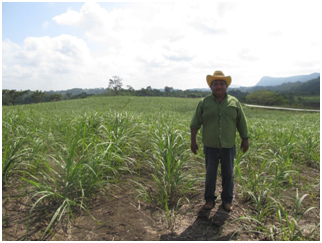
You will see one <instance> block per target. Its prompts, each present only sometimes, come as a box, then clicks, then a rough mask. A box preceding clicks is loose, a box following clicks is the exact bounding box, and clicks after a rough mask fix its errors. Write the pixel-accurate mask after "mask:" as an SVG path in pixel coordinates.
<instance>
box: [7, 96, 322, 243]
mask: <svg viewBox="0 0 322 243" xmlns="http://www.w3.org/2000/svg"><path fill="white" fill-rule="evenodd" d="M198 100H199V99H183V98H164V97H153V98H151V97H121V96H119V97H90V98H87V99H80V100H70V101H61V102H51V103H40V104H37V105H24V106H12V107H3V109H2V176H3V187H4V186H5V183H6V184H11V183H13V181H21V185H25V184H24V183H23V182H27V183H28V184H29V186H21V187H24V188H21V190H23V191H27V193H28V194H29V195H30V203H31V204H32V206H31V208H30V211H29V212H30V214H31V213H35V212H38V211H37V210H36V209H38V208H46V210H45V216H46V218H47V225H46V229H45V230H44V232H43V238H45V237H46V235H48V234H49V233H51V234H54V233H53V232H54V229H55V227H56V226H57V225H59V224H60V223H63V222H68V221H69V220H73V219H74V218H75V217H76V215H77V214H78V212H79V211H85V212H87V213H89V214H90V211H89V210H88V202H89V201H90V200H91V198H92V197H94V196H95V195H96V194H97V193H100V192H101V191H105V192H106V193H107V195H108V193H109V192H110V191H111V186H112V185H117V184H118V183H120V181H121V180H120V179H119V178H120V176H121V175H127V176H129V177H131V175H135V176H133V177H132V180H133V182H134V183H133V185H134V187H135V189H136V190H137V195H138V197H140V198H141V199H144V200H146V201H147V202H148V203H150V204H152V205H155V206H157V207H159V208H161V209H162V210H163V211H164V212H165V215H166V216H167V219H168V226H169V227H172V226H173V224H174V222H175V221H174V220H173V217H175V214H176V212H177V209H178V207H180V206H181V205H182V204H184V203H187V202H189V201H190V199H191V196H192V195H194V194H196V193H199V192H200V190H203V183H200V182H203V180H204V173H200V171H201V172H203V170H204V165H203V158H204V157H203V153H202V152H201V151H202V150H200V152H199V154H198V155H197V156H195V155H192V153H191V151H190V149H189V145H190V144H189V143H190V131H189V124H190V120H191V118H192V115H193V113H194V111H195V108H196V105H197V103H198ZM244 110H245V113H246V116H247V119H248V125H249V130H250V134H251V139H250V149H249V152H247V153H246V154H242V152H241V151H240V150H239V148H237V156H236V159H235V184H236V185H237V187H238V188H240V190H239V191H238V192H237V195H236V197H237V198H240V199H241V200H242V201H243V202H245V204H244V205H247V208H246V210H245V215H243V216H242V217H241V218H240V219H239V222H245V223H246V222H247V223H249V222H251V224H247V227H246V226H245V227H242V228H240V231H239V233H240V232H241V231H243V232H248V231H252V232H257V233H256V234H258V235H260V236H261V237H263V238H265V239H271V240H318V239H319V233H318V231H319V225H315V227H313V228H312V229H310V233H309V234H303V229H302V226H301V224H302V222H303V218H304V217H306V216H307V215H311V217H312V214H313V212H315V213H316V212H317V211H316V210H317V209H318V211H319V208H317V205H313V202H314V200H309V199H313V198H316V197H319V188H320V180H319V179H320V178H319V176H318V175H317V176H313V174H311V173H310V171H312V170H318V169H319V167H320V119H319V114H311V113H301V112H289V111H272V110H261V109H253V108H248V107H245V108H244ZM197 139H198V141H199V144H200V145H201V142H200V140H201V137H200V133H199V134H198V137H197ZM239 143H240V140H239V139H237V141H236V144H239ZM237 147H238V146H237ZM290 208H291V209H292V210H290ZM27 234H28V232H27ZM259 238H260V237H259ZM261 239H262V238H261Z"/></svg>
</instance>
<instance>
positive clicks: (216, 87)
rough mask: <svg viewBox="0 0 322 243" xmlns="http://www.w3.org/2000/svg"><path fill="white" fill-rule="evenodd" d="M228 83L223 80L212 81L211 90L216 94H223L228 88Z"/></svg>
mask: <svg viewBox="0 0 322 243" xmlns="http://www.w3.org/2000/svg"><path fill="white" fill-rule="evenodd" d="M227 87H228V86H227V84H226V82H225V81H223V80H215V81H212V83H211V91H212V93H213V94H214V96H218V97H220V96H223V95H225V93H226V90H227Z"/></svg>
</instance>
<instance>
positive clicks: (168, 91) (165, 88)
mask: <svg viewBox="0 0 322 243" xmlns="http://www.w3.org/2000/svg"><path fill="white" fill-rule="evenodd" d="M172 91H173V88H172V87H168V86H165V87H164V92H165V94H166V95H170V93H171V92H172Z"/></svg>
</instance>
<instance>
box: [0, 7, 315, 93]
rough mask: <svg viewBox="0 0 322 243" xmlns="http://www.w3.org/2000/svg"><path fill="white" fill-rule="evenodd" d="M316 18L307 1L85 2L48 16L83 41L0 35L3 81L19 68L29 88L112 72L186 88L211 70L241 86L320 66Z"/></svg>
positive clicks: (82, 81)
mask: <svg viewBox="0 0 322 243" xmlns="http://www.w3.org/2000/svg"><path fill="white" fill-rule="evenodd" d="M318 16H320V13H319V11H318V8H317V6H315V4H312V2H308V3H305V4H302V3H298V2H294V3H292V5H289V4H286V3H284V2H283V1H282V2H278V3H273V4H271V3H269V2H259V3H257V2H256V3H254V2H250V3H249V2H247V3H238V4H236V3H217V2H212V3H209V2H207V3H205V2H200V3H199V2H198V3H189V2H188V3H184V4H183V3H132V4H130V5H128V6H127V7H123V8H116V9H114V10H109V11H107V10H106V9H104V8H102V7H101V6H100V5H99V4H97V3H85V4H84V5H83V7H82V8H81V10H80V11H79V12H77V11H73V10H68V11H67V12H66V13H62V14H60V15H58V16H56V17H54V18H53V20H54V21H55V22H56V23H57V24H58V25H67V26H70V27H72V28H77V29H80V30H82V31H83V33H84V39H83V40H82V39H79V38H76V37H73V36H69V35H61V36H58V37H55V38H49V37H42V38H35V37H30V38H27V39H26V40H25V42H24V46H23V47H19V46H17V45H15V44H14V43H12V42H10V41H4V42H3V55H5V56H6V59H4V58H3V60H4V61H3V73H4V77H5V79H4V80H17V79H18V78H17V77H16V76H17V75H18V74H17V72H18V71H19V75H21V77H28V78H29V79H30V80H33V81H34V83H33V84H32V85H34V87H44V86H43V85H44V84H45V83H47V82H51V83H52V86H51V89H66V88H73V87H83V88H86V87H87V88H90V87H92V88H95V87H107V83H108V81H107V80H108V79H109V78H111V77H112V76H114V75H118V76H120V77H121V78H122V79H123V84H124V87H126V85H131V86H132V87H134V88H136V89H140V88H142V87H147V86H152V87H153V88H163V87H164V86H172V87H174V88H181V89H186V88H194V87H207V85H206V81H205V77H206V75H207V74H212V73H213V72H214V71H215V70H222V71H223V72H224V73H225V74H226V75H231V76H232V77H233V83H234V84H236V83H237V84H241V85H254V84H256V82H258V81H259V79H260V78H261V77H262V76H264V75H269V76H291V75H299V74H309V73H312V72H316V71H318V70H319V67H320V59H319V58H320V56H319V53H317V52H318V51H319V50H320V47H321V46H320V42H319V40H320V39H319V38H320V36H319V32H320V31H319V29H320V28H319V23H320V21H319V18H320V17H318ZM30 70H32V71H30ZM11 72H16V73H14V74H13V73H11ZM24 75H25V76H24ZM59 80H60V81H59ZM6 82H7V81H6ZM36 82H38V83H39V85H38V86H36V85H35V83H36ZM7 83H8V82H7ZM28 85H29V86H28ZM27 86H28V87H27ZM55 87H57V88H55ZM26 88H30V89H32V87H31V84H30V83H29V84H26ZM38 89H40V88H38ZM43 89H45V88H43ZM46 89H47V88H46Z"/></svg>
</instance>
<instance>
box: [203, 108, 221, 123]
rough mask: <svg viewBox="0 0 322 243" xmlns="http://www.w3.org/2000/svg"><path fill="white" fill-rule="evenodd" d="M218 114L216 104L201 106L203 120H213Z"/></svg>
mask: <svg viewBox="0 0 322 243" xmlns="http://www.w3.org/2000/svg"><path fill="white" fill-rule="evenodd" d="M218 116H219V109H218V106H216V105H205V106H204V107H203V113H202V119H203V120H204V121H207V120H214V119H216V118H218Z"/></svg>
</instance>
